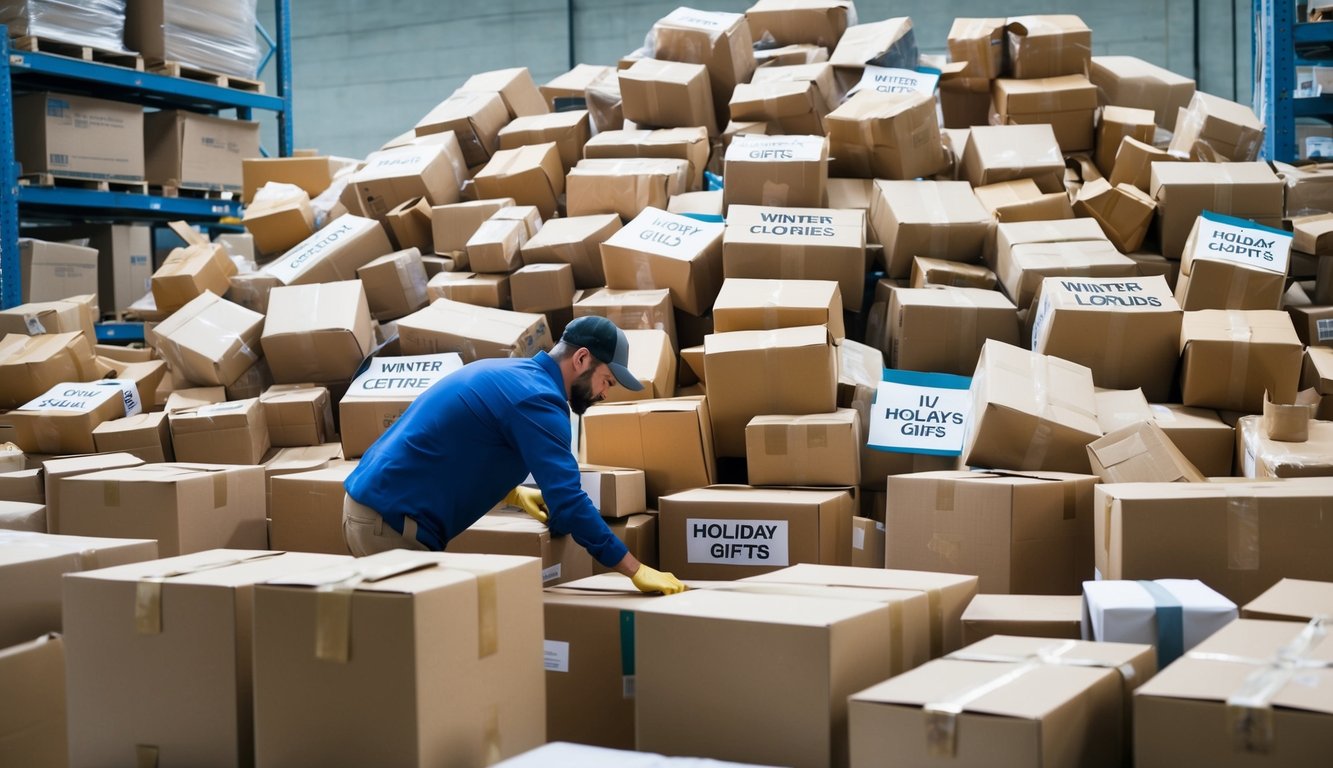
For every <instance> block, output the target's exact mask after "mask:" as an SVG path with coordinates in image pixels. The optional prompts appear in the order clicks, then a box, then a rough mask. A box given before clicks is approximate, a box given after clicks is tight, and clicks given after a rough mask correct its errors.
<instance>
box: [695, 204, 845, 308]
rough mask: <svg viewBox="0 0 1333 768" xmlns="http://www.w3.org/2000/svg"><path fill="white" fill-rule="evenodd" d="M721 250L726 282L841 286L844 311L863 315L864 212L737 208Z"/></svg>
mask: <svg viewBox="0 0 1333 768" xmlns="http://www.w3.org/2000/svg"><path fill="white" fill-rule="evenodd" d="M722 250H723V269H724V273H725V275H726V277H727V278H766V279H782V280H832V281H836V282H837V283H838V288H839V292H840V293H841V302H840V303H841V306H842V308H844V309H847V310H848V311H851V312H860V311H861V306H862V304H863V303H864V301H863V300H864V297H865V283H866V281H865V272H866V256H865V251H866V222H865V213H864V212H862V211H858V210H833V209H828V208H776V207H761V206H755V205H739V204H737V205H732V206H731V207H730V208H728V209H727V226H726V232H725V234H724V235H723V239H722ZM821 322H822V321H821ZM831 330H832V329H831ZM835 333H836V332H835Z"/></svg>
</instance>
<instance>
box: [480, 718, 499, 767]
mask: <svg viewBox="0 0 1333 768" xmlns="http://www.w3.org/2000/svg"><path fill="white" fill-rule="evenodd" d="M483 743H484V744H485V745H486V748H485V751H486V756H485V758H484V760H483V765H495V764H496V763H498V762H500V760H501V759H503V758H504V753H503V752H502V751H501V750H500V708H499V706H498V705H496V704H492V705H490V706H489V707H487V708H486V727H485V736H484V741H483Z"/></svg>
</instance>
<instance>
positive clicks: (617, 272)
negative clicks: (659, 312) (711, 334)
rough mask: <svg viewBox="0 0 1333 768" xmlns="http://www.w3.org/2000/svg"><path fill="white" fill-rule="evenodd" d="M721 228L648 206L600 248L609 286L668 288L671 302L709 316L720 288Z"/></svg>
mask: <svg viewBox="0 0 1333 768" xmlns="http://www.w3.org/2000/svg"><path fill="white" fill-rule="evenodd" d="M723 230H724V226H723V225H722V224H720V223H716V222H704V221H699V220H698V219H692V218H689V217H686V216H679V215H677V214H674V213H667V212H666V211H664V210H661V209H658V208H646V209H644V211H643V212H642V213H640V214H639V215H638V216H636V217H635V218H634V220H633V221H631V222H629V223H628V224H626V225H625V226H624V227H623V228H621V229H620V230H618V231H617V232H616V233H615V234H613V235H611V237H609V238H607V239H606V240H605V241H604V242H603V243H602V244H601V252H602V268H603V270H604V271H605V274H606V284H607V287H609V288H613V289H621V290H635V289H637V290H642V289H646V288H667V289H669V290H670V291H671V301H672V303H673V304H674V305H675V306H676V307H677V308H678V309H680V310H682V311H685V312H689V313H690V314H693V315H704V314H707V312H708V310H709V308H710V307H711V306H712V304H713V299H714V298H716V297H717V292H718V290H719V289H721V287H722V235H723Z"/></svg>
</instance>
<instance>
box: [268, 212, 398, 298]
mask: <svg viewBox="0 0 1333 768" xmlns="http://www.w3.org/2000/svg"><path fill="white" fill-rule="evenodd" d="M357 221H358V219H357V217H355V216H340V217H338V220H337V221H335V222H333V223H332V224H330V225H329V226H327V227H325V228H323V229H321V230H320V231H318V232H316V233H315V234H313V235H311V236H310V237H307V238H306V239H305V240H303V241H301V242H300V243H299V244H297V246H296V247H295V248H293V249H291V250H290V251H288V252H287V253H286V255H284V256H283V257H282V258H281V259H278V260H277V261H275V262H273V263H272V264H269V265H267V266H266V267H264V269H263V271H264V272H265V273H266V274H270V275H273V276H274V277H276V278H278V279H279V280H281V281H282V284H283V285H291V284H292V282H293V281H294V280H296V279H297V278H298V277H300V276H301V275H302V273H304V272H305V271H306V270H307V269H309V268H310V265H311V264H313V263H315V261H316V260H318V258H319V257H320V256H322V255H324V254H325V253H328V252H330V251H334V250H337V249H338V247H339V244H340V243H345V242H347V241H348V240H350V239H352V238H353V237H355V236H357V235H358V234H360V233H361V232H362V231H363V230H364V229H365V227H364V226H360V225H358V224H357ZM360 221H362V222H366V221H369V220H368V219H360ZM370 223H372V224H375V226H379V224H378V223H377V222H373V221H371V222H370Z"/></svg>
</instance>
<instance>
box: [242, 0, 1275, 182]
mask: <svg viewBox="0 0 1333 768" xmlns="http://www.w3.org/2000/svg"><path fill="white" fill-rule="evenodd" d="M272 3H273V0H260V19H261V20H266V19H270V18H272ZM291 4H292V16H293V32H292V44H293V56H294V59H293V80H294V82H295V86H296V87H295V116H294V123H295V127H296V145H297V146H298V147H313V148H318V149H319V150H321V151H323V152H329V153H334V154H341V155H348V156H355V157H361V156H364V155H365V154H366V153H367V152H369V151H371V150H373V149H375V148H376V147H378V146H379V145H380V144H382V143H384V142H385V141H387V140H388V139H390V138H392V137H393V136H395V135H397V134H399V133H401V132H403V131H406V130H410V129H411V127H412V125H413V124H414V123H415V122H416V121H417V120H418V119H419V118H420V117H421V116H422V115H424V114H425V113H426V112H427V111H428V110H429V109H430V108H431V107H432V106H434V105H435V104H436V103H438V102H439V101H441V100H443V99H444V98H445V97H447V96H448V95H449V93H450V92H452V91H453V89H454V88H456V87H458V86H459V85H461V84H462V83H463V81H464V80H465V79H467V76H468V75H469V74H471V73H473V72H481V71H486V70H489V69H500V68H503V67H512V66H526V67H529V68H530V69H531V70H532V73H533V76H534V77H535V78H536V79H537V81H538V82H544V81H546V80H548V79H550V78H552V77H554V76H555V75H558V74H560V73H561V72H564V71H566V70H567V69H568V68H569V63H570V59H571V43H572V56H573V59H574V60H575V61H577V62H585V63H600V64H614V63H615V61H616V59H617V58H619V57H620V56H621V55H623V54H625V53H627V52H629V51H632V50H634V49H635V48H637V47H639V46H641V45H642V44H643V42H644V36H645V34H646V33H647V32H648V30H649V29H650V28H651V26H652V24H653V22H654V21H656V20H657V19H659V18H661V17H662V16H664V15H666V14H667V13H669V12H670V11H671V10H672V9H673V8H675V7H676V6H677V5H678V4H679V3H677V2H670V1H664V0H569V1H568V2H566V1H565V0H523V2H519V1H518V0H483V1H482V2H476V1H475V0H474V1H473V2H459V1H458V0H291ZM749 5H751V2H750V1H749V0H709V1H708V2H699V3H696V4H694V6H693V7H700V8H704V9H707V10H717V11H731V12H741V11H744V10H745V8H746V7H748V6H749ZM1199 6H1200V13H1199V18H1198V24H1199V27H1200V30H1201V31H1200V34H1199V40H1200V42H1201V45H1200V46H1199V50H1198V62H1197V64H1198V66H1197V68H1196V61H1195V45H1194V41H1195V17H1194V3H1193V2H1191V1H1190V0H1116V1H1115V2H1094V3H1080V2H1074V0H1025V1H1024V2H1022V3H1020V4H1018V5H1017V6H1015V5H1011V4H1007V3H1004V4H1002V3H997V2H995V0H952V1H951V2H947V3H945V2H938V0H936V1H934V2H930V1H927V0H919V1H917V2H902V0H896V1H895V0H859V1H858V2H857V11H858V13H859V15H860V19H861V21H863V22H865V21H877V20H880V19H885V18H888V17H890V16H901V15H904V14H907V15H910V16H911V17H912V21H913V25H914V27H915V29H916V34H917V42H918V45H919V46H920V47H921V49H922V50H923V51H925V52H930V53H942V52H943V51H944V44H945V36H946V34H947V33H948V30H949V26H950V24H951V23H952V21H953V19H954V17H956V16H990V15H996V14H1003V13H1009V14H1017V13H1019V12H1022V13H1077V14H1079V15H1080V16H1081V17H1082V18H1083V19H1084V21H1086V22H1087V23H1088V25H1089V26H1090V27H1092V30H1093V48H1094V53H1097V54H1102V53H1118V54H1126V55H1133V56H1139V57H1141V58H1144V59H1147V60H1149V61H1152V62H1154V63H1157V64H1160V65H1162V66H1165V67H1168V68H1170V69H1172V70H1175V71H1177V72H1179V73H1181V74H1184V75H1187V76H1191V77H1195V78H1196V79H1197V80H1198V81H1199V83H1200V87H1202V88H1203V89H1204V90H1206V91H1209V92H1211V93H1216V94H1218V95H1221V96H1225V97H1228V98H1236V99H1239V100H1242V101H1246V102H1248V100H1249V98H1250V90H1251V89H1250V83H1251V79H1252V75H1251V74H1250V71H1251V66H1250V56H1251V53H1250V43H1251V36H1250V31H1249V30H1250V28H1251V20H1250V17H1249V14H1250V0H1199ZM570 7H573V9H574V11H573V18H572V23H571V19H570V16H569V13H568V9H569V8H570ZM571 29H572V35H571ZM1233 39H1234V41H1235V42H1234V44H1233ZM268 122H271V121H268ZM265 135H266V142H265V144H266V146H267V147H270V148H274V147H276V140H275V139H273V138H271V137H273V136H276V133H275V132H274V130H273V129H272V128H271V127H269V128H268V129H267V130H266V131H265Z"/></svg>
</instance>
